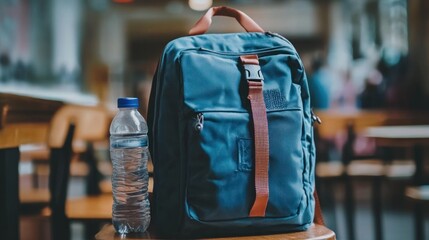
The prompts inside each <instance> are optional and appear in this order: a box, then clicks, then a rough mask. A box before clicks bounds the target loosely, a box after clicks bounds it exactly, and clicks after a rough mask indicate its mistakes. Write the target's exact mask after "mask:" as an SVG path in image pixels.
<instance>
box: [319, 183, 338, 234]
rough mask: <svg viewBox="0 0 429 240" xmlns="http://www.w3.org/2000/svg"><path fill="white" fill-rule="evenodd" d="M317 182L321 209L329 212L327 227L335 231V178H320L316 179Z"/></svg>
mask: <svg viewBox="0 0 429 240" xmlns="http://www.w3.org/2000/svg"><path fill="white" fill-rule="evenodd" d="M317 182H319V184H318V185H319V186H316V188H317V189H320V190H319V192H320V193H321V195H320V197H321V200H320V201H321V205H322V209H325V212H326V210H328V211H329V212H330V214H329V215H328V223H329V227H330V228H331V229H332V230H333V231H334V232H335V231H336V229H337V219H336V209H335V207H336V205H335V203H336V201H335V191H334V189H333V188H334V187H335V186H334V183H335V180H333V179H325V180H323V181H321V180H320V179H319V180H318V181H317Z"/></svg>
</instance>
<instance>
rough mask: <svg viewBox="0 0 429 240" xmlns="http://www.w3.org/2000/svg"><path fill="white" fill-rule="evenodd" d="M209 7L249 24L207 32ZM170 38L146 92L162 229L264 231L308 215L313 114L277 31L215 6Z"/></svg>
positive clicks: (297, 65)
mask: <svg viewBox="0 0 429 240" xmlns="http://www.w3.org/2000/svg"><path fill="white" fill-rule="evenodd" d="M215 15H222V16H231V17H235V18H236V19H237V20H238V21H239V23H240V24H241V25H242V26H243V27H244V28H245V29H246V30H247V33H233V34H204V33H205V31H207V29H208V27H209V26H210V23H211V18H212V17H213V16H215ZM190 35H191V36H186V37H182V38H178V39H175V40H173V41H171V42H170V43H168V44H167V46H166V47H165V49H164V52H163V54H162V56H161V59H160V63H159V66H158V69H157V71H156V74H155V76H154V79H153V85H152V90H151V96H150V101H149V113H148V124H149V137H150V140H149V141H150V142H149V143H150V152H151V156H152V160H153V164H154V190H153V201H152V205H151V209H152V226H153V227H154V228H155V231H156V233H155V234H157V235H159V236H164V237H176V238H177V237H185V238H186V237H213V236H227V235H249V234H269V233H279V232H288V231H299V230H305V229H307V228H308V227H309V226H310V225H311V224H312V223H313V219H314V215H315V214H314V213H315V197H314V196H313V192H314V190H315V187H314V168H315V145H314V141H313V126H312V125H313V121H314V120H315V117H314V116H313V114H312V112H311V109H310V96H309V89H308V85H307V79H306V76H305V72H304V67H303V65H302V62H301V60H300V58H299V56H298V54H297V52H296V50H295V49H294V47H293V46H292V44H291V43H290V42H289V41H288V40H286V39H285V38H284V37H282V36H280V35H278V34H275V33H270V32H264V31H263V30H262V29H261V28H260V27H259V26H258V25H257V24H256V23H255V22H254V21H253V20H252V19H250V18H249V17H248V16H247V15H245V14H244V13H243V12H241V11H238V10H235V9H232V8H227V7H214V8H211V9H210V10H209V11H208V12H207V13H206V15H204V16H203V17H202V18H201V19H200V20H199V21H198V22H197V24H196V25H195V27H194V28H193V29H191V31H190Z"/></svg>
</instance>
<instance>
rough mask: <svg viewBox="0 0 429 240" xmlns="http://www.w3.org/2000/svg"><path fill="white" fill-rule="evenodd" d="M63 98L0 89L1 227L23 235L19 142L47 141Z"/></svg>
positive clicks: (6, 232) (7, 232)
mask: <svg viewBox="0 0 429 240" xmlns="http://www.w3.org/2000/svg"><path fill="white" fill-rule="evenodd" d="M62 105H63V103H62V102H60V101H51V100H42V99H36V98H31V97H24V96H18V95H13V94H7V93H0V196H1V198H0V231H1V232H2V238H3V237H4V239H19V172H18V164H19V157H20V155H19V145H21V144H26V143H45V142H46V141H47V136H48V129H49V121H50V119H51V117H52V116H53V114H54V113H55V112H56V111H57V110H58V109H59V108H60V107H61V106H62Z"/></svg>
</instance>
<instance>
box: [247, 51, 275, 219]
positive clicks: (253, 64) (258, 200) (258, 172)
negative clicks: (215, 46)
mask: <svg viewBox="0 0 429 240" xmlns="http://www.w3.org/2000/svg"><path fill="white" fill-rule="evenodd" d="M240 59H241V62H242V64H243V66H244V69H245V72H246V79H247V82H248V85H249V95H248V96H247V98H248V99H249V100H250V106H251V111H252V119H253V128H254V130H253V135H254V142H255V144H254V145H255V190H256V196H255V202H254V203H253V206H252V209H251V210H250V213H249V216H250V217H263V216H265V210H266V208H267V204H268V197H269V188H268V162H269V143H268V121H267V112H266V108H265V102H264V95H263V91H262V90H263V85H264V82H263V76H262V73H261V69H260V66H259V60H258V56H257V55H245V56H241V57H240Z"/></svg>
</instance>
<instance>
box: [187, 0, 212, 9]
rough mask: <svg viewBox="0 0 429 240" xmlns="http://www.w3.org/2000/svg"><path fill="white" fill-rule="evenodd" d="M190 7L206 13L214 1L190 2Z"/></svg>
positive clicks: (195, 0)
mask: <svg viewBox="0 0 429 240" xmlns="http://www.w3.org/2000/svg"><path fill="white" fill-rule="evenodd" d="M188 4H189V7H190V8H191V9H192V10H195V11H204V10H206V9H208V8H209V7H211V6H212V4H213V0H189V2H188Z"/></svg>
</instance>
